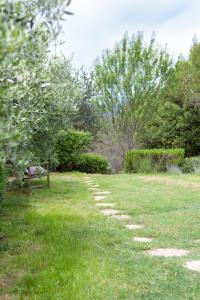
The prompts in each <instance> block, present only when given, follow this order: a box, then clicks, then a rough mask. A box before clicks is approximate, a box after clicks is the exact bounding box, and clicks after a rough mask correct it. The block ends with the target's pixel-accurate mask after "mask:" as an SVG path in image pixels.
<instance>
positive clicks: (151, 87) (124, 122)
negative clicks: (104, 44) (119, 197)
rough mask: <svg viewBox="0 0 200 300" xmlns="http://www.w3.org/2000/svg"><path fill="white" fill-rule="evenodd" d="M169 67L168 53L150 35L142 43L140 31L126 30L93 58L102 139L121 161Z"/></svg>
mask: <svg viewBox="0 0 200 300" xmlns="http://www.w3.org/2000/svg"><path fill="white" fill-rule="evenodd" d="M171 70H172V61H171V58H170V57H169V55H168V53H167V52H166V51H165V50H163V49H161V48H159V47H157V46H156V44H155V39H154V38H153V37H152V39H151V40H150V42H149V43H145V42H144V38H143V34H142V33H141V32H138V33H137V34H136V35H133V36H131V37H129V36H128V34H127V33H126V34H125V35H124V37H123V39H122V40H121V41H120V42H119V43H117V44H116V46H115V48H114V50H113V51H110V50H106V51H104V52H103V54H102V56H101V58H98V59H97V61H96V64H95V67H94V72H93V77H94V81H95V85H96V89H97V91H98V97H97V105H98V108H99V111H100V112H101V117H102V127H103V129H104V130H103V135H104V140H107V141H108V143H110V146H111V145H112V144H114V145H115V149H116V148H117V149H118V153H117V155H118V156H121V161H122V160H123V156H124V153H125V151H126V150H127V149H131V148H134V147H135V146H136V140H135V139H136V134H138V133H139V132H140V130H141V128H142V127H143V125H144V123H145V122H146V121H147V120H148V119H149V118H150V117H151V115H152V112H153V111H154V109H155V107H156V106H157V99H158V95H159V92H160V90H161V89H162V88H163V86H164V85H165V82H166V80H167V78H168V76H169V74H170V73H171ZM106 136H107V137H108V138H106ZM108 148H109V146H108ZM113 151H114V149H112V151H111V156H113Z"/></svg>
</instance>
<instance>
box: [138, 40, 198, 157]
mask: <svg viewBox="0 0 200 300" xmlns="http://www.w3.org/2000/svg"><path fill="white" fill-rule="evenodd" d="M199 57H200V45H199V44H198V43H195V44H194V45H193V46H192V48H191V53H190V58H189V60H188V61H183V60H179V61H178V62H177V63H176V66H175V68H174V70H173V72H172V73H171V76H170V77H169V79H168V81H167V84H166V85H165V87H164V88H163V89H162V93H161V95H160V98H159V101H158V105H157V108H156V109H155V111H154V114H153V115H152V116H151V118H150V120H148V121H147V122H146V124H145V126H144V127H143V130H142V132H141V133H140V134H139V135H138V136H137V140H138V143H139V144H140V145H141V146H142V147H145V148H184V149H185V151H186V155H188V156H196V155H198V154H200V110H199V106H198V104H200V102H199V99H200V98H199V92H198V91H199V87H200V64H199Z"/></svg>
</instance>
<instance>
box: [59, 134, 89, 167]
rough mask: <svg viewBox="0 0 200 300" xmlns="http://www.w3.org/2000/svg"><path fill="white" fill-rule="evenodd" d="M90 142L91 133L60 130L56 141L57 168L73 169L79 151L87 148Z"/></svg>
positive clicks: (81, 151)
mask: <svg viewBox="0 0 200 300" xmlns="http://www.w3.org/2000/svg"><path fill="white" fill-rule="evenodd" d="M90 143H91V135H90V134H89V133H86V132H83V131H73V130H69V131H63V130H62V131H61V132H60V134H59V138H58V142H57V151H56V152H57V156H58V161H59V169H61V170H63V171H66V170H72V169H74V164H75V162H76V161H77V159H78V157H79V156H80V154H81V153H83V152H84V151H86V150H87V148H88V146H89V144H90Z"/></svg>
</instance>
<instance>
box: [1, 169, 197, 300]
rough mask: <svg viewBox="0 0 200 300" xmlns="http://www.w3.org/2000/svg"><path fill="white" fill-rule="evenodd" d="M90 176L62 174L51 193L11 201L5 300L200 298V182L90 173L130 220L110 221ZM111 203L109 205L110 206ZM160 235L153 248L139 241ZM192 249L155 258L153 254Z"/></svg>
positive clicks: (4, 248)
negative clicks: (195, 265)
mask: <svg viewBox="0 0 200 300" xmlns="http://www.w3.org/2000/svg"><path fill="white" fill-rule="evenodd" d="M83 177H84V175H83V174H78V173H71V174H62V175H59V174H55V175H53V176H52V180H51V182H52V186H51V189H50V190H47V189H41V190H36V191H35V192H34V194H33V196H32V197H27V196H26V195H24V194H20V193H13V194H10V195H9V199H8V200H7V202H6V205H5V207H4V210H3V213H2V215H1V217H0V225H1V231H2V232H3V235H1V240H0V262H1V264H0V299H45V300H46V299H47V300H51V299H52V300H55V299H56V300H58V299H63V300H97V299H99V300H100V299H101V300H114V299H116V300H125V299H130V300H143V299H144V300H155V299H156V300H189V299H190V300H191V299H195V300H198V299H200V273H198V272H194V271H190V270H187V269H185V268H184V267H183V265H184V264H185V263H186V262H187V261H190V260H200V243H197V242H196V240H197V239H200V176H192V175H181V176H164V175H159V176H150V175H149V176H142V175H140V176H139V175H123V174H122V175H116V176H114V175H113V176H102V175H91V176H90V177H91V178H92V179H93V181H94V182H95V183H97V184H99V185H100V188H101V189H102V190H108V191H111V192H112V194H111V195H109V196H108V197H107V200H106V201H109V202H114V203H116V205H115V208H116V209H119V210H121V211H123V212H124V213H125V214H128V215H130V216H131V221H130V222H132V223H136V224H143V225H144V226H145V227H144V229H139V230H136V231H130V230H128V229H126V228H125V227H124V225H125V224H127V223H129V221H119V220H114V219H112V218H110V217H104V216H103V215H102V214H101V213H100V209H99V208H98V207H96V206H95V201H94V197H93V192H91V191H89V190H88V187H87V185H86V184H85V182H84V179H83ZM104 202H105V201H104ZM134 236H142V237H143V236H144V237H153V238H154V240H153V242H152V243H147V244H146V243H139V242H135V241H133V237H134ZM161 247H165V248H181V249H186V250H190V254H189V255H188V256H186V257H175V258H164V257H150V256H148V255H147V254H146V252H145V250H148V249H153V248H161Z"/></svg>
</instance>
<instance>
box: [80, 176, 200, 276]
mask: <svg viewBox="0 0 200 300" xmlns="http://www.w3.org/2000/svg"><path fill="white" fill-rule="evenodd" d="M84 179H85V183H86V184H88V185H89V190H90V191H93V192H94V199H95V201H101V200H105V199H106V196H107V195H110V194H111V192H109V191H102V190H100V189H98V188H99V185H98V184H94V183H93V182H92V179H91V177H84ZM96 206H97V207H105V208H106V207H113V206H115V203H97V204H96ZM101 213H102V214H103V215H104V216H111V218H113V219H117V220H129V219H130V216H128V215H123V214H121V215H120V213H121V212H120V211H119V210H115V209H103V210H101ZM125 227H126V228H127V229H129V230H137V229H143V228H144V225H141V224H127V225H125ZM133 241H134V242H139V243H151V242H152V241H153V238H149V237H137V236H136V237H133ZM195 242H197V243H199V242H200V239H198V240H196V241H195ZM146 252H147V254H149V255H150V256H158V257H181V256H186V255H188V254H189V253H190V251H188V250H184V249H176V248H166V249H165V248H158V249H152V250H148V251H146ZM184 267H185V268H187V269H189V270H193V271H196V272H200V260H193V261H188V262H186V264H185V265H184Z"/></svg>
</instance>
